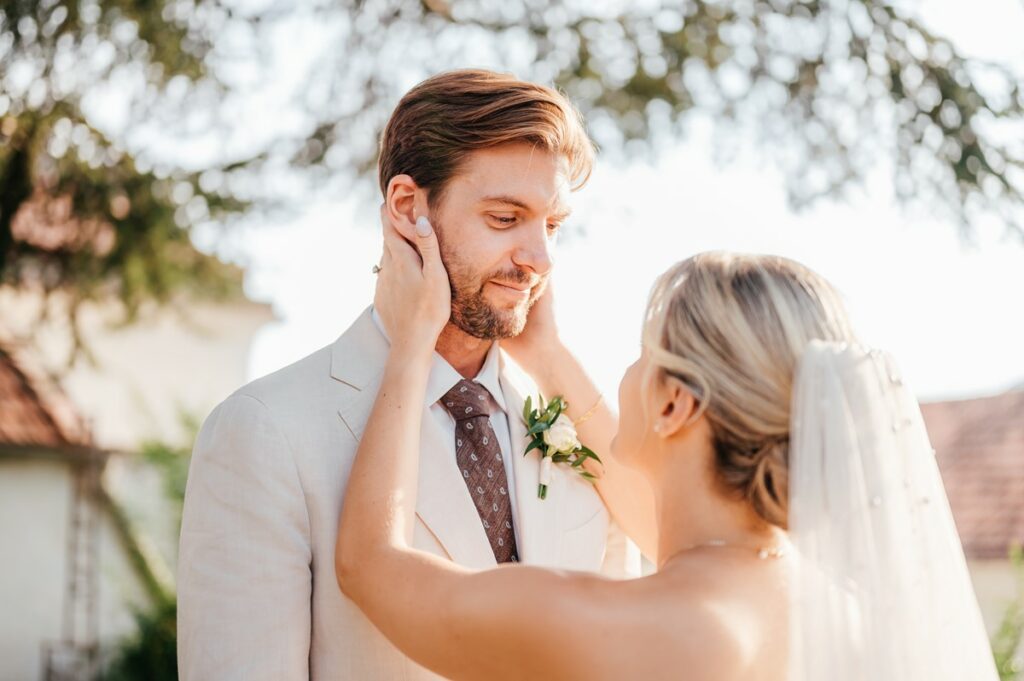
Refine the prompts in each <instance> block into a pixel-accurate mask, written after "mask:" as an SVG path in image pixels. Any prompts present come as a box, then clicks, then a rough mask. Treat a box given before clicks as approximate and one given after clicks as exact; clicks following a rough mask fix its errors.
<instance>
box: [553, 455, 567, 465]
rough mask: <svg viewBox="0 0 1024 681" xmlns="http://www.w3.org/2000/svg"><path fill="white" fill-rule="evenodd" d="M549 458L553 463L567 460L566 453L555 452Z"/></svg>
mask: <svg viewBox="0 0 1024 681" xmlns="http://www.w3.org/2000/svg"><path fill="white" fill-rule="evenodd" d="M551 460H552V461H554V462H555V463H565V462H566V461H568V460H569V455H568V454H555V455H553V456H552V457H551Z"/></svg>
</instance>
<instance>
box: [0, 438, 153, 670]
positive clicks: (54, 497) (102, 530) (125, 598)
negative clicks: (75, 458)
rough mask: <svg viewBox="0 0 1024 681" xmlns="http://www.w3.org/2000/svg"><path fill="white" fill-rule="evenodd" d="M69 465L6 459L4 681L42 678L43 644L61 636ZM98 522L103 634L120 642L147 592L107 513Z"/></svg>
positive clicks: (0, 518) (1, 477) (1, 586)
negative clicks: (133, 613) (134, 609)
mask: <svg viewBox="0 0 1024 681" xmlns="http://www.w3.org/2000/svg"><path fill="white" fill-rule="evenodd" d="M71 483H72V477H71V469H70V466H69V465H68V464H67V463H66V462H62V461H59V460H47V459H4V458H0V547H2V553H0V556H2V558H0V603H2V604H3V605H2V607H0V681H33V680H34V679H38V678H40V674H41V664H42V645H43V643H44V642H48V641H56V640H59V639H60V637H61V634H62V631H61V629H62V620H63V604H64V590H65V581H64V580H65V571H66V568H67V565H66V563H67V553H66V551H67V531H68V513H69V504H70V502H71V494H72V487H71ZM101 518H102V520H101V522H100V525H99V537H100V548H99V606H100V607H99V636H100V641H101V644H103V645H104V646H114V645H116V644H117V643H118V641H119V640H120V639H121V637H123V636H125V635H127V634H129V633H131V632H132V631H134V628H135V624H134V619H133V617H132V608H133V607H139V608H144V607H145V606H147V605H148V596H147V595H146V592H145V590H144V587H143V585H142V583H141V582H140V580H139V578H138V576H137V575H136V573H135V572H134V570H133V568H132V566H131V563H130V562H129V559H128V554H127V553H126V551H125V548H124V546H123V545H122V544H121V541H120V538H119V537H118V534H117V530H116V528H115V527H114V525H113V523H112V521H111V519H110V517H109V516H108V514H106V513H103V514H101Z"/></svg>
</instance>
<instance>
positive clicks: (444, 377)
mask: <svg viewBox="0 0 1024 681" xmlns="http://www.w3.org/2000/svg"><path fill="white" fill-rule="evenodd" d="M373 322H374V324H376V325H377V328H378V329H379V330H380V332H381V334H382V335H383V336H384V338H385V339H386V340H387V341H388V343H390V342H391V339H390V338H388V334H387V332H386V331H385V330H384V324H383V322H382V321H381V319H380V315H379V314H377V310H376V308H374V310H373ZM500 358H501V352H500V349H499V346H498V342H497V341H494V342H492V343H491V347H490V349H488V351H487V357H485V358H484V363H483V366H482V367H480V371H479V373H477V375H476V377H475V378H474V379H473V380H474V381H476V382H477V383H479V384H480V385H482V386H483V387H485V388H487V392H489V393H490V394H491V397H492V398H493V399H494V401H495V403H496V404H497V405H498V407H500V408H501V410H502V411H504V412H506V413H507V412H508V408H507V407H506V406H505V394H504V393H503V392H502V391H501V381H500V375H501V372H500V368H501V361H500ZM461 380H462V374H460V373H459V372H458V371H456V370H455V367H453V366H452V365H451V364H449V363H448V360H446V359H445V358H444V357H442V356H441V355H440V354H439V353H438V352H437V351H434V356H433V360H432V362H431V364H430V378H428V379H427V394H426V402H425V404H426V405H427V406H430V405H432V404H434V403H435V402H437V401H438V400H440V399H441V398H442V397H444V396H445V393H447V392H448V391H449V390H451V389H452V387H454V386H455V384H456V383H458V382H459V381H461Z"/></svg>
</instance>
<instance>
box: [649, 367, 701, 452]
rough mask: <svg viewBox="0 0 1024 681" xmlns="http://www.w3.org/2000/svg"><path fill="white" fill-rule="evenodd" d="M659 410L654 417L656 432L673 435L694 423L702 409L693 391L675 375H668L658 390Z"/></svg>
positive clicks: (663, 435) (666, 435)
mask: <svg viewBox="0 0 1024 681" xmlns="http://www.w3.org/2000/svg"><path fill="white" fill-rule="evenodd" d="M658 405H659V407H658V412H657V416H656V417H655V419H654V432H655V433H657V434H658V435H660V436H661V437H665V438H667V437H672V436H673V435H675V434H677V433H679V432H680V431H681V430H684V429H685V428H687V427H689V426H690V425H692V423H693V420H694V416H695V415H696V414H697V412H698V410H699V409H700V402H699V401H698V400H697V398H696V397H695V396H694V394H693V391H692V390H691V389H690V388H689V386H687V385H686V384H685V383H683V381H681V380H680V379H678V378H676V377H675V376H670V375H666V376H665V377H664V378H663V379H662V386H661V388H660V389H659V391H658Z"/></svg>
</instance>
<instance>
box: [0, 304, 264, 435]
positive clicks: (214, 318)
mask: <svg viewBox="0 0 1024 681" xmlns="http://www.w3.org/2000/svg"><path fill="white" fill-rule="evenodd" d="M43 304H44V303H43V300H42V298H41V297H40V296H38V295H35V294H33V293H31V292H28V293H26V292H14V291H12V290H10V289H5V288H0V309H2V310H3V315H2V316H0V340H5V341H7V342H9V343H13V345H15V347H18V346H25V350H26V352H27V353H28V354H30V355H31V358H32V360H33V362H34V363H36V364H38V365H39V366H41V367H42V368H43V369H45V370H48V371H53V372H55V373H57V374H59V375H60V376H61V387H62V388H63V389H64V391H65V392H66V393H67V394H68V396H69V397H70V399H71V402H72V403H74V405H75V407H76V408H77V409H78V411H79V413H81V414H82V415H83V416H85V417H87V418H88V419H90V420H91V423H92V427H93V436H94V440H95V443H96V444H97V445H98V446H99V447H101V448H103V449H119V450H128V451H132V450H135V449H136V448H137V447H138V445H139V443H140V442H141V441H143V440H147V439H157V440H161V441H165V442H170V443H180V442H182V441H184V440H185V439H186V438H187V435H188V433H187V432H186V431H185V430H184V429H183V428H182V418H181V417H182V415H183V414H185V415H190V416H194V417H195V418H198V419H199V420H202V419H203V418H205V417H206V415H207V414H208V413H209V412H210V410H211V409H212V408H213V407H214V406H215V405H216V404H217V403H218V402H220V401H221V400H222V399H224V398H225V397H227V396H228V395H229V394H230V393H231V392H233V391H234V390H235V389H237V388H238V387H240V386H241V385H242V384H244V383H245V381H246V378H247V367H248V359H249V349H250V345H251V342H252V338H253V336H254V334H255V333H256V331H257V330H258V329H259V328H260V327H262V326H263V325H265V324H267V323H269V322H271V321H273V319H274V316H273V313H272V312H271V310H270V307H269V306H268V305H265V304H262V303H254V302H251V301H248V300H238V301H233V302H205V301H204V302H194V301H180V302H177V303H175V304H173V305H171V306H168V307H163V308H157V307H155V306H150V307H147V308H145V309H143V310H142V311H141V313H140V315H139V318H138V320H137V321H134V322H133V323H132V324H131V325H127V326H125V325H123V324H121V321H122V319H123V310H122V308H121V306H120V304H118V303H115V302H110V303H105V304H99V303H90V304H86V305H84V306H83V308H82V309H81V311H80V315H79V319H80V326H81V328H82V337H83V339H84V342H85V345H86V347H87V348H88V349H89V351H90V352H91V353H92V356H93V358H94V360H95V362H94V363H93V362H90V361H88V359H85V358H82V359H79V361H77V362H76V363H75V364H74V365H73V366H72V367H71V368H70V369H67V363H68V358H69V353H70V351H71V349H72V345H71V336H70V335H69V333H68V328H67V326H66V325H64V324H63V323H61V321H60V320H62V319H64V318H65V317H64V315H63V314H62V313H61V311H62V309H63V308H64V306H65V302H64V301H62V299H60V298H59V297H57V298H54V299H52V300H50V301H49V302H48V303H47V305H48V306H49V308H50V310H51V318H52V319H53V320H54V321H53V322H48V323H45V324H42V325H37V324H35V320H37V319H38V318H39V316H40V313H41V311H42V309H43Z"/></svg>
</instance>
